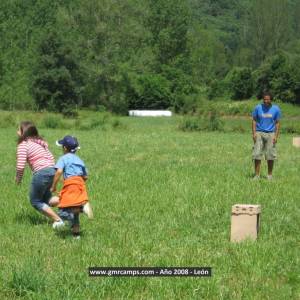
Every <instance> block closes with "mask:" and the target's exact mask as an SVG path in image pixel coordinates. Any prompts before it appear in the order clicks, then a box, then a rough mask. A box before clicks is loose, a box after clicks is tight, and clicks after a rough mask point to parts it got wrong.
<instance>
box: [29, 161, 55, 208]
mask: <svg viewBox="0 0 300 300" xmlns="http://www.w3.org/2000/svg"><path fill="white" fill-rule="evenodd" d="M54 174H55V169H54V167H49V168H45V169H42V170H39V171H37V172H35V173H34V174H33V176H32V180H31V187H30V193H29V197H30V202H31V205H32V206H33V207H34V208H35V209H37V210H38V211H43V210H45V209H46V208H48V207H49V205H48V203H49V200H50V198H51V196H52V195H51V192H50V188H51V185H52V182H53V178H54Z"/></svg>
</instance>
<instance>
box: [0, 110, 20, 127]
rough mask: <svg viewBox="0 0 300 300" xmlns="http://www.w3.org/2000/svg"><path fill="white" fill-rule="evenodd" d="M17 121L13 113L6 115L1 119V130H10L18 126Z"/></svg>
mask: <svg viewBox="0 0 300 300" xmlns="http://www.w3.org/2000/svg"><path fill="white" fill-rule="evenodd" d="M17 123H18V122H17V120H16V118H15V117H14V115H13V114H12V113H9V114H6V115H5V116H4V117H2V118H1V119H0V128H8V127H15V126H17Z"/></svg>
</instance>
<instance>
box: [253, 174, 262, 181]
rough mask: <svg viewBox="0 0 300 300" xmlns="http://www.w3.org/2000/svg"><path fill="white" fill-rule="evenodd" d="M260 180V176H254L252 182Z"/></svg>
mask: <svg viewBox="0 0 300 300" xmlns="http://www.w3.org/2000/svg"><path fill="white" fill-rule="evenodd" d="M259 179H260V176H259V175H255V176H254V177H253V178H252V180H259Z"/></svg>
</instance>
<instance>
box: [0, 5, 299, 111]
mask: <svg viewBox="0 0 300 300" xmlns="http://www.w3.org/2000/svg"><path fill="white" fill-rule="evenodd" d="M0 37H1V44H0V47H1V51H0V108H2V109H35V110H51V111H58V112H64V113H66V114H68V113H71V112H72V110H74V108H76V107H89V108H93V109H97V110H104V109H106V110H110V111H113V112H116V113H126V112H127V110H128V109H131V108H135V109H146V108H147V109H158V108H159V109H165V108H171V109H173V110H174V111H176V112H188V111H190V110H192V109H193V108H194V107H195V106H197V105H198V102H199V99H200V98H203V97H205V98H208V99H211V100H212V101H213V100H214V99H215V98H218V97H223V98H231V99H233V100H241V99H248V98H250V97H253V96H260V95H261V93H262V92H263V91H264V90H266V89H268V90H270V91H271V92H272V93H273V94H274V96H275V98H277V99H280V100H281V101H285V102H291V103H296V104H300V2H299V1H298V0H145V1H139V0H126V1H124V0H88V1H80V0H64V1H61V0H53V1H47V0H26V1H19V0H2V1H1V3H0Z"/></svg>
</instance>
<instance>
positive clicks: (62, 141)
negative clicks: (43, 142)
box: [55, 140, 64, 147]
mask: <svg viewBox="0 0 300 300" xmlns="http://www.w3.org/2000/svg"><path fill="white" fill-rule="evenodd" d="M63 143H64V140H59V141H56V143H55V144H56V146H59V147H61V146H62V145H63Z"/></svg>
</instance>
